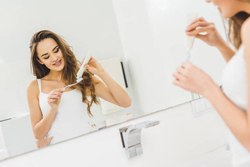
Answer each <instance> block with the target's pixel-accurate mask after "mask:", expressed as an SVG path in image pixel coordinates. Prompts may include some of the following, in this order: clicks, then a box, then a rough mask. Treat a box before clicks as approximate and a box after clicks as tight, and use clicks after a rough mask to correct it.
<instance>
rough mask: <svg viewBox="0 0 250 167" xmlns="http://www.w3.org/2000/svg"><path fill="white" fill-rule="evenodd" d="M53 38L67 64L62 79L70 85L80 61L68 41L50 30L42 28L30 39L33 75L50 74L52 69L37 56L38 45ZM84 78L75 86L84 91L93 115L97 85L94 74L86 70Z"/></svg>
mask: <svg viewBox="0 0 250 167" xmlns="http://www.w3.org/2000/svg"><path fill="white" fill-rule="evenodd" d="M47 38H51V39H53V40H55V42H56V43H57V44H58V46H59V48H60V50H61V52H62V55H63V58H64V60H65V66H64V68H63V70H62V80H63V82H64V83H65V84H66V85H68V84H72V83H75V82H76V79H77V78H76V73H77V71H78V69H79V67H80V62H79V61H78V60H77V59H76V56H75V55H74V53H73V51H72V49H71V47H70V46H69V45H68V44H67V42H66V41H65V40H64V39H63V38H62V37H60V36H59V35H57V34H56V33H54V32H52V31H49V30H42V31H39V32H37V33H35V34H34V35H33V37H32V38H31V41H30V51H31V68H32V71H33V75H34V76H36V78H37V79H41V78H43V77H45V76H46V75H48V73H49V72H50V69H48V68H47V67H46V66H45V65H43V64H40V63H39V58H38V56H37V45H38V43H39V42H41V41H42V40H44V39H47ZM82 78H83V80H82V81H81V82H80V83H79V84H77V85H76V86H75V87H74V88H76V89H78V90H80V91H81V93H82V102H84V103H86V104H87V110H88V114H89V115H90V116H92V113H91V110H90V107H91V106H92V104H93V103H95V104H99V102H98V100H97V97H96V94H95V86H94V83H93V80H92V75H91V74H90V73H88V72H84V73H83V75H82ZM87 93H90V99H88V96H87Z"/></svg>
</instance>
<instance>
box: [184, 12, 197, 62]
mask: <svg viewBox="0 0 250 167" xmlns="http://www.w3.org/2000/svg"><path fill="white" fill-rule="evenodd" d="M196 18H198V13H196V12H192V13H189V14H188V15H187V25H189V24H191V22H192V21H194V20H195V19H196ZM194 40H195V37H190V36H187V38H186V42H187V43H186V48H187V50H186V59H185V61H189V60H190V58H191V50H192V48H193V45H194Z"/></svg>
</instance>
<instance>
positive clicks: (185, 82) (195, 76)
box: [173, 62, 217, 97]
mask: <svg viewBox="0 0 250 167" xmlns="http://www.w3.org/2000/svg"><path fill="white" fill-rule="evenodd" d="M173 76H174V81H173V83H174V84H175V85H177V86H179V87H181V88H183V89H185V90H187V91H191V92H194V93H197V94H200V95H202V96H204V97H206V96H207V95H208V93H211V90H212V89H213V88H214V87H216V86H217V85H216V84H215V83H214V81H213V80H212V78H211V77H210V76H209V75H208V74H207V73H205V72H204V71H202V70H201V69H199V68H198V67H196V66H194V65H192V64H191V63H189V62H185V63H183V64H182V65H181V66H180V67H178V68H177V70H176V72H175V73H174V74H173Z"/></svg>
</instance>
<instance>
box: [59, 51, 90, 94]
mask: <svg viewBox="0 0 250 167" xmlns="http://www.w3.org/2000/svg"><path fill="white" fill-rule="evenodd" d="M90 59H91V55H90V53H88V54H87V56H86V57H85V58H84V61H83V63H82V65H81V66H80V68H79V70H78V72H77V74H76V78H77V80H76V82H75V83H73V84H70V85H67V86H65V87H64V88H63V91H65V90H66V89H68V88H70V87H72V86H74V85H76V84H78V83H79V82H81V81H82V80H83V78H82V75H83V73H84V71H85V70H86V65H87V64H88V63H89V60H90Z"/></svg>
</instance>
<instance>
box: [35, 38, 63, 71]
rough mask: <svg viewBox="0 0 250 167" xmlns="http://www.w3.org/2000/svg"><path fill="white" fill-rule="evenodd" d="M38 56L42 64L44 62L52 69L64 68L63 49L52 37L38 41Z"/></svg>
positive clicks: (60, 69) (59, 69)
mask: <svg viewBox="0 0 250 167" xmlns="http://www.w3.org/2000/svg"><path fill="white" fill-rule="evenodd" d="M37 56H38V58H39V62H40V64H44V65H45V66H46V67H47V68H48V69H50V70H52V71H62V69H63V68H64V58H63V54H62V51H61V49H60V48H59V46H58V44H57V43H56V41H55V40H54V39H52V38H46V39H44V40H42V41H40V42H39V43H38V45H37Z"/></svg>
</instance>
